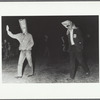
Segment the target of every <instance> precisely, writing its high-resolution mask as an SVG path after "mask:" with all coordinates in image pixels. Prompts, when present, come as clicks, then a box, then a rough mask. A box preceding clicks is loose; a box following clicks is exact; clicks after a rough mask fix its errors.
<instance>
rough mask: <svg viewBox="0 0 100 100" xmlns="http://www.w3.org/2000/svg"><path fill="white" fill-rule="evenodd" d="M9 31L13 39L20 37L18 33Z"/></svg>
mask: <svg viewBox="0 0 100 100" xmlns="http://www.w3.org/2000/svg"><path fill="white" fill-rule="evenodd" d="M7 33H8V35H9V36H10V37H11V38H13V39H18V37H19V35H18V34H13V33H12V32H11V31H8V32H7Z"/></svg>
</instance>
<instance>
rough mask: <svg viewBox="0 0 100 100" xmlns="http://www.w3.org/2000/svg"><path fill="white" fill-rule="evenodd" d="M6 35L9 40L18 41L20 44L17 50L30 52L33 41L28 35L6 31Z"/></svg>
mask: <svg viewBox="0 0 100 100" xmlns="http://www.w3.org/2000/svg"><path fill="white" fill-rule="evenodd" d="M8 35H9V36H10V37H11V38H14V39H17V40H18V41H19V43H20V46H19V50H32V47H33V45H34V41H33V38H32V35H31V34H30V33H27V34H24V33H18V34H12V32H10V31H8Z"/></svg>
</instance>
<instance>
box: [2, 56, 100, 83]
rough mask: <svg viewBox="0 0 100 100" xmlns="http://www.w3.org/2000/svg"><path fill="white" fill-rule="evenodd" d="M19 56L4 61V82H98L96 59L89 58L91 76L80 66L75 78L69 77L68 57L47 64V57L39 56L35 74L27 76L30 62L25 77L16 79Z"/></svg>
mask: <svg viewBox="0 0 100 100" xmlns="http://www.w3.org/2000/svg"><path fill="white" fill-rule="evenodd" d="M17 63H18V57H17V58H13V59H9V60H7V61H3V62H2V82H3V83H98V82H99V65H98V62H97V61H95V60H93V59H92V60H88V66H89V69H90V72H91V73H90V76H89V77H86V76H85V75H84V71H83V69H82V67H81V66H79V67H78V69H77V72H76V76H75V79H73V80H68V78H69V67H70V66H69V62H68V61H67V59H66V58H63V59H60V60H59V61H58V62H56V63H52V64H49V65H48V64H47V58H38V59H36V63H35V74H34V76H32V77H27V76H28V74H29V73H30V67H29V66H28V64H27V65H26V67H25V70H24V73H23V77H22V78H20V79H16V78H15V77H16V75H17Z"/></svg>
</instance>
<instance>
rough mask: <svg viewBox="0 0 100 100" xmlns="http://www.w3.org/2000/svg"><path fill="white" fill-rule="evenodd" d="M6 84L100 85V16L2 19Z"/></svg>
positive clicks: (7, 17)
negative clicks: (99, 83)
mask: <svg viewBox="0 0 100 100" xmlns="http://www.w3.org/2000/svg"><path fill="white" fill-rule="evenodd" d="M1 23H2V25H1V27H2V82H3V83H98V82H99V16H98V15H74V16H60V15H59V16H2V17H1Z"/></svg>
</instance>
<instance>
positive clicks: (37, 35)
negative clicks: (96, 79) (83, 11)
mask: <svg viewBox="0 0 100 100" xmlns="http://www.w3.org/2000/svg"><path fill="white" fill-rule="evenodd" d="M20 18H25V19H26V20H27V27H28V32H29V33H31V34H32V36H33V39H34V42H35V45H34V47H33V51H32V52H33V53H34V54H35V55H36V56H38V57H42V55H43V52H44V48H45V46H44V35H45V34H47V35H48V37H49V38H48V47H49V51H50V55H51V56H52V57H58V56H59V57H61V56H62V52H63V51H62V46H61V45H62V41H61V36H65V33H66V29H65V28H64V27H63V26H62V25H61V22H62V21H65V20H67V19H69V20H71V21H72V22H73V23H75V24H76V26H77V27H79V28H80V30H81V31H82V33H83V34H82V35H83V38H84V52H85V54H86V56H87V57H89V56H91V55H92V56H93V58H91V59H96V60H97V61H98V58H99V34H98V33H99V29H98V27H99V18H98V16H3V17H2V40H4V39H7V41H9V42H10V43H11V46H12V49H13V50H15V49H17V48H18V46H19V42H18V41H17V40H15V39H11V38H10V37H9V36H8V35H7V33H6V25H9V27H10V31H12V33H13V34H16V33H20V32H21V29H20V26H19V22H18V19H20ZM65 41H66V45H67V46H66V48H68V42H67V37H66V36H65Z"/></svg>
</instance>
